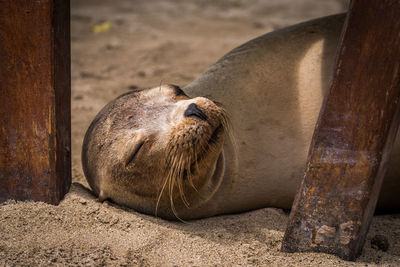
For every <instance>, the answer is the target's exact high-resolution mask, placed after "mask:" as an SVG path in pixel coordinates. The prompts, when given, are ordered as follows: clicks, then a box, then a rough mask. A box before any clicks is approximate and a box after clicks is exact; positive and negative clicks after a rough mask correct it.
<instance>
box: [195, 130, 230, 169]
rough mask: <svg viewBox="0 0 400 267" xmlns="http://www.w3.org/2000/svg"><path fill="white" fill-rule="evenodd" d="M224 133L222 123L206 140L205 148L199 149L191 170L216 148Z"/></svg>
mask: <svg viewBox="0 0 400 267" xmlns="http://www.w3.org/2000/svg"><path fill="white" fill-rule="evenodd" d="M223 133H224V127H223V126H222V124H220V125H219V126H218V127H217V128H215V130H214V132H213V133H212V134H211V136H210V138H209V139H208V141H207V142H205V146H204V148H202V149H200V150H199V152H198V154H197V157H196V160H194V161H193V162H192V164H191V165H190V169H191V170H194V169H195V167H196V165H198V164H199V163H200V162H201V161H202V160H203V159H204V158H205V157H206V156H207V155H209V154H210V152H211V151H213V150H215V146H217V145H218V144H220V141H221V138H222V136H223Z"/></svg>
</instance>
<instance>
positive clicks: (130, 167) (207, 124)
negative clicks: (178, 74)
mask: <svg viewBox="0 0 400 267" xmlns="http://www.w3.org/2000/svg"><path fill="white" fill-rule="evenodd" d="M226 121H227V120H226V116H225V113H224V112H223V110H222V109H221V108H220V107H218V106H217V105H216V104H215V103H214V102H213V101H211V100H209V99H207V98H203V97H197V98H193V99H191V98H189V97H188V96H186V95H185V93H184V92H183V91H182V90H181V89H180V88H179V87H177V86H172V85H164V86H160V87H156V88H153V89H149V90H145V91H140V92H134V93H130V94H126V95H123V96H121V97H119V98H117V99H116V100H114V101H113V102H111V103H110V104H109V105H107V106H106V107H105V108H104V109H103V110H102V111H101V112H100V113H99V115H98V116H97V117H96V118H95V120H94V121H93V123H92V125H91V126H90V127H89V130H88V132H87V134H86V136H85V141H84V147H83V153H82V160H83V166H84V170H85V175H86V177H87V179H88V181H89V184H90V185H91V187H92V188H93V190H94V191H95V193H97V194H99V195H100V197H102V198H110V199H112V200H114V201H115V202H117V203H121V204H125V205H127V206H130V207H133V208H135V209H137V210H139V211H142V212H145V213H150V214H154V213H156V214H158V215H159V216H162V217H171V212H172V214H175V216H177V217H178V216H179V211H180V210H182V209H190V208H192V207H194V206H197V205H199V204H200V203H201V202H204V201H206V200H207V199H209V198H210V197H211V196H212V194H213V193H214V192H215V191H216V189H217V187H218V185H219V183H220V180H221V178H222V173H223V170H222V169H223V148H222V147H223V143H224V133H225V129H226V125H227V123H226ZM85 150H86V151H85ZM102 195H103V196H102Z"/></svg>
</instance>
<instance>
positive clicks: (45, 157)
mask: <svg viewBox="0 0 400 267" xmlns="http://www.w3.org/2000/svg"><path fill="white" fill-rule="evenodd" d="M69 12H70V7H69V0H42V1H27V0H15V1H8V0H0V62H1V64H0V85H1V91H0V100H1V105H0V201H4V200H6V199H9V198H12V199H17V200H37V201H45V202H48V203H52V204H57V203H58V202H59V201H60V200H61V199H62V197H63V196H64V194H65V193H66V192H67V191H68V189H69V187H70V184H71V158H70V139H71V134H70V132H71V129H70V125H71V121H70V94H71V93H70V19H69V17H70V13H69Z"/></svg>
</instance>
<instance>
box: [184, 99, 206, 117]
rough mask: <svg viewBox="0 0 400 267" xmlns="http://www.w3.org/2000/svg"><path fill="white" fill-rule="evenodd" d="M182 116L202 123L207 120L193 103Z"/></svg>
mask: <svg viewBox="0 0 400 267" xmlns="http://www.w3.org/2000/svg"><path fill="white" fill-rule="evenodd" d="M183 115H184V116H185V117H197V118H199V119H201V120H203V121H206V120H207V116H206V114H204V113H203V111H201V109H200V108H199V107H198V106H197V105H196V104H195V103H192V104H190V105H189V106H188V107H187V109H186V110H185V113H184V114H183Z"/></svg>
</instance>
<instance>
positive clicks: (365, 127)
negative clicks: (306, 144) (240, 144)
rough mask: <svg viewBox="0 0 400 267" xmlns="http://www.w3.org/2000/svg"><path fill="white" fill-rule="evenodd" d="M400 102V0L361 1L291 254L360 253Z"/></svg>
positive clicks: (355, 5)
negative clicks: (304, 252)
mask: <svg viewBox="0 0 400 267" xmlns="http://www.w3.org/2000/svg"><path fill="white" fill-rule="evenodd" d="M399 97H400V0H353V1H352V4H351V6H350V11H349V13H348V16H347V20H346V23H345V26H344V30H343V34H342V38H341V44H340V48H339V52H338V56H337V59H336V66H335V70H334V74H333V80H332V84H331V87H330V90H329V92H328V94H327V96H326V98H325V100H324V104H323V106H322V109H321V113H320V117H319V119H318V122H317V125H316V129H315V132H314V136H313V139H312V143H311V147H310V153H309V157H308V163H307V170H306V173H305V176H304V180H303V182H302V184H301V186H300V189H299V191H298V193H297V196H296V199H295V202H294V204H293V208H292V212H291V214H290V220H289V224H288V226H287V229H286V233H285V236H284V239H283V243H282V250H283V251H287V252H295V251H320V252H326V253H332V254H336V255H338V256H340V257H342V258H343V259H346V260H354V259H355V258H356V257H357V256H359V254H360V253H361V250H362V247H363V245H364V242H365V237H366V233H367V231H368V228H369V225H370V222H371V219H372V215H373V213H374V210H375V205H376V202H377V198H378V195H379V190H380V187H381V183H382V180H383V176H384V174H385V171H386V163H387V160H388V157H389V154H390V151H391V147H392V144H393V141H394V138H395V136H396V132H397V128H398V125H399ZM399 178H400V177H399Z"/></svg>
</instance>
